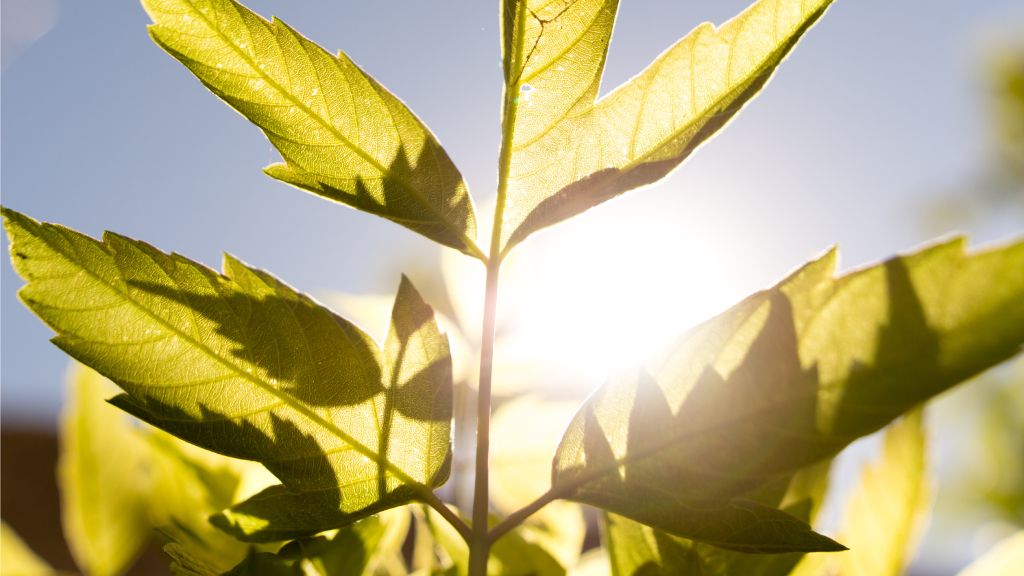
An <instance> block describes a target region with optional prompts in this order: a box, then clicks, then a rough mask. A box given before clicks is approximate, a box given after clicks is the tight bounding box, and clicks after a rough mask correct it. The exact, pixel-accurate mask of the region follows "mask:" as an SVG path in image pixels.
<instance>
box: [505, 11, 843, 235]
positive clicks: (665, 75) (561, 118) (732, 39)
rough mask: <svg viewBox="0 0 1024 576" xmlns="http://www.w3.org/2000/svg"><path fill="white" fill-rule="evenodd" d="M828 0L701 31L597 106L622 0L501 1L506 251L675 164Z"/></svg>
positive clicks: (729, 112)
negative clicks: (616, 17)
mask: <svg viewBox="0 0 1024 576" xmlns="http://www.w3.org/2000/svg"><path fill="white" fill-rule="evenodd" d="M830 3H831V2H830V0H811V1H806V0H759V1H758V2H755V3H754V4H752V5H751V6H750V7H749V8H747V9H746V10H745V11H744V12H742V13H741V14H740V15H738V16H736V17H735V18H733V19H732V20H730V21H729V22H727V23H725V24H723V25H722V26H721V27H719V28H715V27H714V26H712V25H711V24H707V23H705V24H702V25H701V26H698V27H697V28H696V29H695V30H694V31H693V32H691V33H690V34H688V35H687V36H685V37H684V38H682V39H681V40H679V41H678V42H676V43H675V44H674V45H672V46H671V47H670V48H668V49H667V50H666V51H665V52H663V53H662V54H661V55H660V56H659V57H658V58H657V59H656V60H655V61H654V62H653V63H651V65H650V66H648V67H647V68H646V69H645V70H644V71H643V72H641V73H640V74H638V75H637V76H635V77H634V78H633V79H631V80H629V81H628V82H626V83H625V84H623V85H621V86H619V87H618V88H616V89H615V90H614V91H613V92H611V93H610V94H608V95H607V96H605V97H603V98H601V99H600V100H596V101H595V99H596V97H597V93H598V87H599V83H600V79H601V73H602V70H603V68H604V61H605V54H606V51H607V48H608V41H609V38H610V36H611V32H612V26H613V24H614V20H615V12H616V10H617V9H618V1H617V0H558V1H554V2H550V1H547V0H505V2H504V3H503V6H504V13H503V38H504V45H503V49H504V63H505V105H504V124H503V130H504V132H505V137H504V140H503V143H502V158H501V161H502V167H503V168H504V169H505V171H504V172H503V175H504V176H506V177H507V180H508V184H507V191H506V197H507V200H506V204H505V209H504V212H503V222H502V228H501V235H502V237H501V240H502V246H503V251H506V252H507V251H508V250H509V249H510V248H511V247H512V246H514V245H515V244H517V243H519V242H521V241H522V240H523V239H524V238H526V236H528V235H529V234H530V233H532V232H534V231H536V230H538V229H540V228H543V227H545V226H550V225H552V224H555V223H557V222H559V221H561V220H564V219H566V218H569V217H571V216H573V215H575V214H578V213H580V212H582V211H584V210H586V209H588V208H590V207H592V206H595V205H597V204H599V203H601V202H603V201H605V200H608V199H609V198H612V197H614V196H616V195H618V194H621V193H623V192H625V191H627V190H630V189H632V188H636V187H638V186H643V185H645V184H650V183H652V182H655V181H657V180H658V179H660V178H662V177H663V176H665V175H666V174H668V173H669V172H670V171H671V170H672V169H673V168H675V167H676V166H678V165H679V164H680V163H681V162H682V161H683V160H685V159H686V157H687V156H689V155H690V153H691V152H693V150H694V149H695V148H696V147H697V146H698V145H700V144H701V143H702V142H704V141H705V140H707V139H708V138H709V137H711V136H712V135H713V134H714V133H715V132H717V131H718V130H719V129H720V128H721V127H722V126H723V125H724V124H725V123H726V122H727V121H728V120H729V119H730V118H731V117H732V116H733V115H735V114H736V113H737V112H738V111H739V110H740V108H741V107H742V106H743V104H745V103H746V102H747V101H748V100H750V99H751V98H752V97H753V96H754V95H755V94H756V93H757V92H758V91H759V90H760V89H761V88H762V87H763V86H764V84H765V83H766V82H767V81H768V79H769V78H770V77H771V75H772V73H773V72H774V70H775V68H776V66H778V65H779V63H780V62H781V61H782V60H783V58H785V56H786V55H787V54H788V53H789V51H790V50H791V49H792V48H793V46H794V45H795V44H796V42H797V40H798V39H799V38H800V36H801V35H802V34H803V33H804V32H806V31H807V29H808V28H809V27H810V26H811V25H812V24H813V23H814V22H815V21H816V20H817V19H818V18H819V17H820V16H821V15H822V14H823V13H824V11H825V9H826V8H827V7H828V5H829V4H830Z"/></svg>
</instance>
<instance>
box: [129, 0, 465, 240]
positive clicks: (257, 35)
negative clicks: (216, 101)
mask: <svg viewBox="0 0 1024 576" xmlns="http://www.w3.org/2000/svg"><path fill="white" fill-rule="evenodd" d="M142 5H143V7H144V8H145V9H146V12H147V13H149V16H150V18H152V20H153V25H152V26H150V29H149V30H150V35H151V36H152V38H153V40H154V41H155V42H156V43H157V44H158V45H160V47H161V48H163V49H164V50H166V51H167V52H168V53H169V54H170V55H171V56H173V57H175V58H177V59H178V60H179V61H181V63H182V64H184V65H185V66H186V67H187V68H188V69H189V70H190V71H191V72H192V73H193V74H195V75H196V77H197V78H199V80H200V81H201V82H202V83H203V84H204V85H205V86H206V87H207V88H209V89H210V91H211V92H213V93H214V94H216V95H217V96H218V97H220V98H221V99H222V100H224V101H225V102H227V103H228V104H229V105H230V106H232V107H233V108H234V109H235V110H237V111H238V112H240V113H241V114H242V115H243V116H245V117H246V118H248V119H249V120H250V121H251V122H253V123H254V124H256V125H257V126H259V127H260V129H262V130H263V133H264V134H266V136H267V138H268V139H269V140H270V142H271V143H272V144H273V145H274V146H275V147H276V148H277V149H278V151H280V152H281V156H282V157H283V158H284V163H282V164H274V165H272V166H269V167H268V168H267V169H266V172H267V174H269V175H270V176H271V177H273V178H277V179H278V180H282V181H284V182H287V183H288V184H291V185H293V186H297V187H299V188H302V189H304V190H308V191H310V192H313V193H314V194H318V195H320V196H324V197H326V198H329V199H331V200H335V201H337V202H341V203H344V204H348V205H349V206H352V207H354V208H357V209H359V210H363V211H366V212H369V213H371V214H376V215H378V216H383V217H384V218H388V219H389V220H392V221H394V222H397V223H398V224H401V225H402V226H405V227H407V228H409V229H411V230H414V231H416V232H419V233H420V234H423V235H424V236H427V237H428V238H430V239H432V240H435V241H437V242H440V243H441V244H445V245H447V246H451V247H453V248H457V249H459V250H462V251H463V252H466V253H468V254H472V255H475V256H482V253H481V252H480V250H479V248H477V246H476V244H475V243H474V238H475V236H476V220H475V216H474V215H473V203H472V200H471V198H470V196H469V192H468V190H467V188H466V184H465V183H464V182H463V180H462V176H461V175H460V174H459V172H458V170H457V169H456V168H455V166H454V164H452V161H451V159H449V158H448V155H447V154H446V153H445V151H444V149H443V148H441V145H440V144H439V143H438V142H437V139H436V138H435V137H434V135H433V134H431V133H430V131H429V130H428V129H427V127H426V126H424V125H423V123H422V122H421V121H420V120H419V119H418V118H416V116H415V115H413V113H412V112H411V111H410V110H409V109H408V108H407V107H406V106H405V105H404V104H403V103H402V102H401V101H400V100H398V98H396V97H395V96H394V95H392V94H391V93H390V92H388V91H387V89H386V88H384V87H383V86H381V85H380V84H379V83H377V82H376V81H375V80H374V79H373V78H371V77H370V76H369V75H367V74H366V73H365V72H363V71H362V70H361V69H359V67H358V66H356V65H355V64H354V63H353V62H352V61H351V60H350V59H349V58H348V57H347V56H345V54H343V53H341V52H339V53H338V54H337V56H335V55H332V54H330V53H329V52H327V51H326V50H324V49H323V48H321V47H320V46H317V45H316V44H314V43H313V42H311V41H310V40H308V39H307V38H305V37H304V36H302V35H300V34H299V33H298V32H296V31H294V30H292V29H291V28H289V27H288V26H287V25H286V24H285V23H283V22H281V21H280V20H276V19H274V20H271V21H267V20H265V19H263V18H262V17H260V16H259V15H257V14H255V13H253V12H252V11H251V10H249V9H248V8H246V7H245V6H242V5H241V4H239V3H238V2H235V1H233V0H142Z"/></svg>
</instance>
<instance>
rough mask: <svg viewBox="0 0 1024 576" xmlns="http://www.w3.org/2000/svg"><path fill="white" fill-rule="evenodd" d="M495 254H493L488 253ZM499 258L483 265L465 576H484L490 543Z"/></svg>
mask: <svg viewBox="0 0 1024 576" xmlns="http://www.w3.org/2000/svg"><path fill="white" fill-rule="evenodd" d="M492 253H496V251H492ZM500 267H501V260H500V259H499V258H491V259H490V260H489V261H488V262H487V288H486V293H485V296H484V325H483V333H482V343H481V345H480V380H479V383H478V388H477V391H478V395H477V403H476V485H475V487H474V490H473V530H472V538H471V540H470V542H469V576H485V575H486V573H487V557H488V556H489V555H490V552H491V541H490V540H489V539H488V537H487V516H488V502H489V494H488V479H489V472H490V465H489V460H488V453H489V451H490V423H491V377H492V374H493V370H492V368H493V365H494V323H495V317H496V315H497V308H498V271H499V269H500Z"/></svg>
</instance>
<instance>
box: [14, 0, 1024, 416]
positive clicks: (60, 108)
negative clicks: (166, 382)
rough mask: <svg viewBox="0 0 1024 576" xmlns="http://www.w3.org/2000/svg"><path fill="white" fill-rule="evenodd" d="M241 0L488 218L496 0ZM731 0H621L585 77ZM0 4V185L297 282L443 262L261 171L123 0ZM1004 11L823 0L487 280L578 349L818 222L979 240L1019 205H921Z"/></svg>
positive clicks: (29, 394)
mask: <svg viewBox="0 0 1024 576" xmlns="http://www.w3.org/2000/svg"><path fill="white" fill-rule="evenodd" d="M248 4H249V6H250V7H251V8H253V9H254V10H256V11H257V12H259V13H261V14H264V15H266V16H269V15H271V14H273V15H277V16H279V17H280V18H282V19H283V20H285V21H286V22H288V23H289V24H290V25H291V26H292V27H294V28H296V29H297V30H299V31H301V32H302V33H304V34H305V35H306V36H308V37H310V38H311V39H313V40H314V41H316V42H318V43H320V44H321V45H323V46H325V47H326V48H328V49H330V50H333V49H342V50H344V51H345V52H346V53H347V54H348V55H349V56H350V57H352V58H353V59H354V60H355V61H356V62H357V63H358V64H360V65H361V66H362V67H363V68H364V69H365V70H367V71H368V72H369V73H370V74H372V75H373V76H374V77H375V78H377V79H378V80H380V81H381V82H382V83H383V84H384V85H385V86H387V87H388V88H389V89H390V90H392V91H393V92H394V93H395V94H397V95H398V96H399V97H400V98H402V99H403V100H404V101H405V102H406V103H407V104H408V105H409V106H410V107H411V108H412V109H413V110H414V111H415V112H416V113H417V114H418V115H419V116H420V117H421V118H422V119H423V120H424V121H425V123H426V124H427V125H428V126H429V127H430V128H431V129H432V130H433V131H434V133H435V134H436V135H437V136H438V138H439V140H440V142H441V143H442V144H443V145H444V146H445V147H446V148H447V150H448V151H449V153H450V155H451V157H452V158H453V160H454V161H455V163H456V164H457V165H458V166H459V167H460V169H461V170H462V173H463V175H464V176H465V178H466V180H467V182H468V183H469V186H470V190H471V191H472V193H473V195H474V198H475V200H476V203H477V207H478V217H479V218H478V219H480V220H489V215H488V214H486V207H487V206H489V205H490V203H489V201H490V199H491V198H492V196H493V190H494V187H495V181H496V168H495V162H496V157H497V150H498V143H499V137H500V132H499V130H500V125H499V118H498V113H499V109H500V98H501V71H500V53H499V45H498V26H497V25H498V10H497V2H487V1H481V0H433V1H429V2H427V1H413V0H405V1H397V0H376V1H370V0H349V1H346V2H338V1H337V0H333V1H326V0H316V1H314V0H307V1H304V2H284V1H282V0H261V1H252V2H249V3H248ZM745 4H746V3H745V2H743V1H737V0H714V1H712V0H702V1H692V0H691V1H682V0H639V1H629V2H623V3H622V6H621V7H620V12H619V18H618V21H617V29H616V32H615V36H614V38H613V41H612V45H611V52H610V55H609V59H608V65H607V70H606V74H605V78H604V82H603V87H602V93H606V92H608V91H609V90H610V89H611V88H613V87H614V86H616V85H618V84H620V83H621V82H623V81H625V80H627V79H628V78H630V77H631V76H632V75H634V74H636V73H637V72H639V71H640V70H641V69H642V68H643V67H644V66H645V65H646V64H647V63H649V62H650V61H651V60H652V59H653V58H654V57H655V56H657V55H658V54H659V53H660V52H661V51H662V50H664V49H665V48H666V47H668V46H669V45H670V44H671V43H672V42H673V41H674V40H676V39H677V38H679V37H680V36H681V35H683V34H685V33H686V32H687V31H689V30H690V29H692V28H693V27H694V26H696V25H697V24H698V23H699V22H701V21H704V20H710V21H712V22H722V21H724V20H725V19H727V18H728V17H730V16H732V15H733V14H735V13H737V12H739V11H740V10H742V8H743V7H744V6H745ZM2 16H3V17H2V27H3V30H2V32H3V47H2V52H3V64H2V65H3V70H2V73H0V91H2V94H0V107H2V110H0V117H2V135H0V136H2V137H0V150H2V167H0V194H2V201H3V204H4V205H6V206H8V207H10V208H13V209H16V210H19V211H22V212H25V213H27V214H28V215H30V216H32V217H34V218H37V219H42V220H47V221H53V222H59V223H62V224H65V225H67V226H70V227H72V228H75V229H77V230H80V231H82V232H85V233H88V234H92V235H98V234H100V233H101V232H102V231H103V230H105V229H109V230H113V231H117V232H119V233H122V234H125V235H128V236H131V237H135V238H139V239H143V240H146V241H148V242H150V243H152V244H154V245H155V246H157V247H159V248H161V249H163V250H166V251H177V252H180V253H182V254H185V255H187V256H189V257H190V258H193V259H195V260H198V261H201V262H204V263H206V264H209V265H211V266H218V265H219V262H220V258H221V253H222V252H230V253H232V254H234V255H236V256H238V257H240V258H242V259H243V260H245V261H247V262H249V263H251V264H253V265H255V266H258V267H260V268H264V269H267V270H269V271H272V272H273V273H274V274H275V275H277V276H278V277H280V278H282V279H284V280H285V281H287V282H288V283H290V284H291V285H293V286H295V287H297V288H298V289H300V290H303V291H306V292H311V293H313V294H325V293H327V292H328V291H342V292H347V293H361V292H372V293H385V294H393V293H394V290H395V289H396V287H397V285H398V278H399V274H400V273H402V272H403V271H405V270H407V269H409V268H416V269H417V270H418V271H420V272H421V273H423V272H422V271H423V270H424V269H426V270H430V269H431V268H436V269H439V268H440V266H441V262H442V259H441V258H440V257H439V255H438V250H437V249H436V248H435V247H434V246H433V245H432V244H431V243H430V242H429V241H428V240H426V239H425V238H423V237H420V236H418V235H416V234H414V233H412V232H410V231H408V230H406V229H404V228H401V227H399V226H396V225H394V224H393V223H391V222H388V221H385V220H383V219H378V218H375V217H372V216H369V215H366V214H362V213H358V212H356V211H354V210H352V209H349V208H347V207H345V206H341V205H338V204H332V203H329V202H327V201H325V200H323V199H321V198H317V197H314V196H312V195H309V194H305V193H302V192H299V191H297V190H295V189H293V188H290V187H288V186H285V185H283V184H281V183H279V182H276V181H273V180H271V179H269V178H267V177H266V176H264V175H263V174H262V173H261V171H260V168H261V167H262V166H265V165H267V164H269V163H272V162H274V161H276V160H277V154H276V152H275V151H274V149H273V148H272V147H271V145H270V144H269V143H268V142H267V140H266V139H265V138H264V137H263V136H262V134H260V132H259V131H258V130H257V129H256V128H255V127H253V126H252V125H250V124H248V123H247V122H246V121H245V120H244V119H243V118H241V117H240V116H239V115H238V114H236V113H234V112H233V111H231V110H230V109H229V108H228V107H226V106H225V105H224V104H223V103H222V102H220V101H218V100H217V99H216V98H215V97H213V96H212V95H211V94H209V93H208V92H207V91H206V90H205V89H204V88H202V86H201V85H200V84H199V83H198V82H197V81H196V80H195V79H194V78H193V77H192V76H191V75H190V74H189V73H188V72H187V71H186V70H185V69H184V68H183V67H182V66H181V65H180V64H179V63H177V62H176V61H174V60H173V59H171V58H170V57H169V56H167V55H166V54H165V53H163V52H162V51H161V50H160V49H159V48H157V47H156V46H155V45H154V44H153V43H152V42H151V41H150V40H149V39H148V38H147V35H146V30H145V25H146V24H147V22H148V19H147V17H146V15H145V13H144V12H143V10H142V9H141V7H140V6H139V5H138V4H137V3H135V2H72V1H59V0H3V3H2ZM1022 27H1024V7H1022V6H1020V3H1019V2H1016V0H976V1H972V2H962V1H953V0H941V1H936V0H930V1H928V0H907V1H903V2H886V1H882V0H857V1H853V0H838V1H837V2H836V4H835V5H834V7H833V8H832V9H830V10H829V12H828V13H827V14H826V15H825V16H824V18H823V19H822V21H821V22H820V23H819V24H818V25H817V26H815V27H814V28H813V29H812V30H811V31H810V32H809V33H808V34H807V36H806V38H805V39H804V40H803V41H802V42H801V43H800V45H798V46H797V48H796V49H795V51H794V52H793V54H792V55H791V56H790V57H789V58H788V59H787V61H786V62H785V63H784V64H783V65H782V67H781V68H780V70H779V73H778V74H777V76H776V77H775V78H774V79H773V80H772V81H771V82H770V83H769V85H768V86H767V88H766V90H765V91H764V92H763V93H762V94H761V95H760V96H759V97H758V98H757V99H756V100H755V101H754V102H752V103H751V104H750V106H748V107H747V108H746V109H745V110H744V111H743V112H742V113H741V114H740V115H739V116H738V117H737V118H736V120H735V121H733V122H732V123H730V124H729V126H728V127H727V128H726V129H725V130H724V131H723V132H722V133H721V134H719V135H718V136H716V137H715V138H714V139H713V140H712V141H711V142H709V143H708V144H707V145H706V146H704V147H702V148H701V149H700V150H699V151H698V152H697V153H695V154H694V155H693V156H692V157H691V159H689V160H688V161H687V162H686V163H685V164H684V165H683V166H682V167H681V169H679V170H677V171H676V172H675V173H673V175H672V176H670V177H669V178H667V179H666V180H664V181H663V182H662V183H660V184H658V185H657V186H653V187H650V188H647V189H644V190H639V191H635V192H632V193H629V194H627V195H625V196H624V197H622V198H620V199H617V200H614V201H612V202H609V203H607V204H606V205H603V206H601V207H599V208H597V209H594V210H591V211H589V212H587V213H586V214H584V215H582V216H580V217H578V218H576V219H574V220H573V221H571V222H568V223H566V224H563V225H560V226H559V227H558V228H556V229H553V230H548V231H544V232H541V233H538V234H537V235H536V236H535V237H534V238H533V239H531V240H530V241H528V242H527V243H526V244H524V245H523V246H522V247H521V248H519V249H517V252H518V255H517V261H518V264H517V266H518V268H519V270H520V272H518V278H516V277H515V276H514V275H513V276H511V277H509V278H507V279H506V280H507V281H508V282H509V283H510V284H516V285H517V288H516V289H511V290H509V294H510V296H509V297H508V298H507V299H506V300H503V305H504V306H506V307H507V308H508V309H510V310H533V313H532V314H531V313H527V312H524V313H523V315H522V316H521V318H520V319H521V320H522V321H523V322H526V323H529V321H538V322H540V320H538V319H544V320H543V322H545V323H544V325H543V326H535V329H537V330H539V332H537V333H538V334H541V335H542V336H543V338H542V340H543V341H544V342H547V343H554V344H552V345H550V346H548V348H550V349H551V351H552V354H557V355H559V356H561V357H569V358H574V359H575V360H576V361H577V363H579V364H586V363H587V359H588V358H589V359H591V360H592V359H593V357H594V356H595V355H596V356H600V357H602V358H604V357H607V356H608V355H607V354H604V352H600V353H598V354H594V352H593V351H594V350H595V349H596V350H601V351H604V350H606V349H607V350H617V349H620V348H622V347H623V344H622V343H628V342H641V343H642V344H643V345H645V346H646V345H647V344H648V343H652V342H656V341H657V339H659V338H661V337H663V336H664V335H665V334H667V333H670V332H681V331H682V330H683V329H685V328H686V326H687V325H688V324H690V323H692V322H695V321H698V320H700V319H703V318H707V317H709V316H711V315H712V314H714V313H715V312H717V311H720V310H722V309H724V308H725V307H726V306H728V305H729V304H731V303H733V302H735V301H738V300H739V299H740V298H742V297H743V296H745V295H746V294H748V293H750V292H752V291H754V290H757V289H759V288H762V287H765V286H767V285H770V284H771V283H773V282H774V281H776V280H778V279H779V278H781V277H783V276H784V275H785V274H786V273H787V272H788V271H789V270H791V269H793V268H795V267H796V266H798V265H800V264H801V263H803V262H804V261H806V260H807V259H808V258H810V257H813V256H814V255H815V254H818V253H820V252H821V251H823V250H825V249H827V248H828V247H829V246H831V245H833V244H838V245H839V246H840V249H841V254H842V267H843V268H852V267H856V266H860V265H864V264H867V263H870V262H872V261H876V260H878V259H881V258H884V257H886V256H889V255H891V254H893V253H896V252H898V251H901V250H907V249H910V248H912V247H914V246H917V245H919V244H921V243H922V242H925V241H927V240H928V239H929V238H932V237H934V236H936V235H939V234H941V233H944V232H947V231H948V232H953V231H959V232H966V233H969V234H970V236H971V239H972V243H973V244H981V243H986V242H992V241H996V240H999V239H1001V238H1002V239H1005V238H1007V237H1009V236H1011V235H1013V234H1015V233H1016V234H1019V233H1020V231H1021V230H1024V221H1022V217H1021V215H1020V213H1019V212H1018V213H1016V214H1014V213H1012V212H1011V213H1006V214H998V215H996V216H994V217H989V218H984V219H978V218H976V217H973V216H971V215H969V214H966V213H965V214H963V215H959V216H958V215H957V214H953V215H950V216H947V218H946V220H945V221H944V222H943V226H942V227H941V228H940V229H936V226H935V225H934V223H928V222H927V218H925V217H923V214H925V213H926V212H927V210H928V209H929V207H930V206H932V205H933V204H934V203H935V202H936V199H937V198H939V197H941V195H942V194H945V193H948V192H949V190H951V189H954V188H960V187H962V186H964V185H965V184H968V183H970V182H971V181H972V178H975V177H976V176H977V173H978V172H979V170H980V169H981V166H982V165H983V163H984V158H985V154H986V145H987V141H986V137H987V134H986V132H985V131H986V125H985V122H986V117H985V102H986V101H985V98H986V94H985V91H984V80H985V77H984V68H983V63H984V60H985V57H986V55H987V54H989V53H991V52H992V51H993V50H994V49H996V47H997V46H998V45H999V44H1000V43H1002V42H1005V41H1009V39H1011V37H1013V35H1014V32H1015V31H1016V32H1019V31H1020V30H1021V28H1022ZM3 247H4V250H5V251H6V249H7V241H6V238H4V240H3ZM20 285H21V281H20V279H18V278H17V277H16V275H15V274H14V272H13V270H12V269H11V267H10V264H9V263H8V262H6V261H5V262H4V263H2V264H0V314H2V333H0V336H2V340H0V356H2V368H0V375H2V380H0V404H2V419H3V421H4V422H5V425H9V424H11V423H13V422H20V423H28V424H32V425H36V426H46V427H49V426H52V425H53V423H54V421H55V418H56V415H57V413H58V411H59V409H60V404H61V401H62V397H63V384H62V381H63V374H64V372H65V370H66V369H67V362H68V361H67V359H66V357H65V356H64V355H63V353H61V352H60V351H58V350H57V349H56V348H55V347H53V346H52V345H51V344H49V343H48V342H47V341H48V339H49V337H50V336H51V334H50V332H49V330H48V329H47V328H46V327H44V326H43V325H42V324H41V323H39V322H38V321H37V320H36V319H35V318H34V317H32V316H31V314H30V313H29V312H28V311H27V310H26V309H25V308H24V307H22V306H21V305H20V303H18V301H17V299H16V295H15V293H16V290H17V288H18V287H19V286H20ZM481 289H482V286H481ZM517 298H519V299H520V300H518V301H517V300H516V299H517ZM623 303H625V304H623ZM597 311H600V314H599V315H598V314H595V312H597ZM581 328H582V330H581ZM602 329H603V330H602ZM630 331H634V332H635V333H634V334H633V335H631V334H630ZM612 332H615V333H616V334H615V335H614V336H612V335H610V333H612ZM637 334H639V336H637ZM599 346H604V348H595V347H599ZM590 366H591V368H594V367H595V366H596V368H597V369H600V370H604V369H605V368H609V367H610V364H609V365H608V366H606V365H605V364H601V363H600V362H595V361H591V362H590ZM592 377H593V375H592V374H587V375H586V377H581V379H580V381H581V382H582V384H577V387H578V389H582V390H584V391H585V390H586V389H587V387H588V386H591V384H590V382H591V381H592V380H591V378H592Z"/></svg>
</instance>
